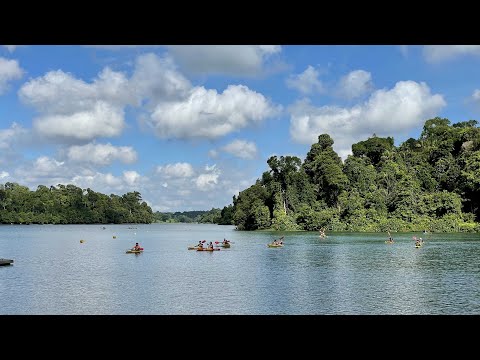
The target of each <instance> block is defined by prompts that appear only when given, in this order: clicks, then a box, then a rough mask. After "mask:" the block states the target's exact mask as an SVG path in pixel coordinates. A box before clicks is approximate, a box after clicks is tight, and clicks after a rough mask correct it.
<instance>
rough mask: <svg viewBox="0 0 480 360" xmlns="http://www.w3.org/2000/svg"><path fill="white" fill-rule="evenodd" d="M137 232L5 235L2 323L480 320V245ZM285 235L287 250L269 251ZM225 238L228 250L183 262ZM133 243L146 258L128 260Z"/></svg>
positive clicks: (16, 231)
mask: <svg viewBox="0 0 480 360" xmlns="http://www.w3.org/2000/svg"><path fill="white" fill-rule="evenodd" d="M129 226H130V227H132V225H105V227H106V229H105V230H103V229H102V226H101V225H57V226H51V225H43V226H41V225H29V226H17V225H3V226H0V258H2V257H3V258H9V259H14V260H15V263H14V265H13V266H2V267H0V314H480V241H479V240H480V236H479V235H476V234H475V235H472V234H427V235H425V236H423V235H422V234H420V233H416V234H412V233H406V234H393V235H394V238H395V240H396V242H395V244H393V245H388V244H385V243H384V240H385V239H386V238H387V236H386V234H359V233H353V234H352V233H331V234H329V235H330V236H329V237H328V238H327V239H324V240H321V239H319V237H318V234H317V233H313V232H312V233H308V232H295V233H274V232H255V233H252V232H239V231H235V230H234V228H233V227H232V226H217V225H199V224H152V225H134V227H136V229H129V228H128V227H129ZM114 235H115V236H116V237H117V238H116V239H113V236H114ZM280 235H285V243H286V245H285V247H284V248H280V249H271V248H267V247H266V244H267V243H268V242H270V241H271V240H273V239H274V238H275V237H279V236H280ZM412 235H416V236H422V237H423V238H424V239H426V243H425V245H424V246H423V247H422V248H419V249H415V247H414V244H413V241H412ZM224 237H226V238H227V239H229V240H232V241H233V242H234V244H233V245H232V247H231V248H230V249H222V250H221V251H217V252H214V253H207V252H196V251H188V250H187V247H188V246H189V245H194V244H196V243H198V241H199V240H202V239H206V240H208V241H218V240H222V239H223V238H224ZM80 239H84V240H85V243H84V244H80V241H79V240H80ZM137 241H138V242H139V243H140V245H141V246H143V247H144V248H145V251H144V253H143V254H140V255H135V254H125V250H126V249H127V248H129V247H131V246H133V245H134V243H135V242H137Z"/></svg>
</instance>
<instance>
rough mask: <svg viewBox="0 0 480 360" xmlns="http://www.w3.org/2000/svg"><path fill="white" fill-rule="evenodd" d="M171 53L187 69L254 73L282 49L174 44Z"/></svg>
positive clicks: (264, 46)
mask: <svg viewBox="0 0 480 360" xmlns="http://www.w3.org/2000/svg"><path fill="white" fill-rule="evenodd" d="M168 49H169V50H170V53H171V54H172V55H173V56H174V57H175V59H176V60H178V62H179V64H180V65H181V66H182V67H184V68H185V69H186V70H187V71H189V72H193V73H213V74H227V75H255V74H258V73H259V72H261V70H262V69H263V67H264V64H265V62H266V61H267V60H268V58H269V57H270V56H271V55H273V54H277V53H280V52H281V50H282V48H281V47H280V46H279V45H172V46H168Z"/></svg>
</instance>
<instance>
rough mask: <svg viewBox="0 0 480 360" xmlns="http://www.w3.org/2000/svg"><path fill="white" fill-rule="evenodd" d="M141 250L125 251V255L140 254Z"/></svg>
mask: <svg viewBox="0 0 480 360" xmlns="http://www.w3.org/2000/svg"><path fill="white" fill-rule="evenodd" d="M142 252H143V250H127V251H126V254H140V253H142Z"/></svg>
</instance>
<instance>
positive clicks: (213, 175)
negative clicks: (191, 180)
mask: <svg viewBox="0 0 480 360" xmlns="http://www.w3.org/2000/svg"><path fill="white" fill-rule="evenodd" d="M205 171H207V172H206V173H203V174H200V175H199V176H198V177H197V178H196V179H195V185H197V188H198V189H199V190H200V191H209V190H213V189H214V188H215V187H216V186H217V184H218V178H219V176H220V174H221V173H222V172H221V171H220V169H219V168H218V167H217V165H216V164H213V165H211V166H209V165H205Z"/></svg>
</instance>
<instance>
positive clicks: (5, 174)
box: [0, 171, 10, 179]
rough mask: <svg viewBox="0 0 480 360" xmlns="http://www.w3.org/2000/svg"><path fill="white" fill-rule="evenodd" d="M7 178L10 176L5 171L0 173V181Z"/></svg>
mask: <svg viewBox="0 0 480 360" xmlns="http://www.w3.org/2000/svg"><path fill="white" fill-rule="evenodd" d="M9 176H10V174H9V173H8V172H7V171H1V172H0V179H5V178H7V177H9Z"/></svg>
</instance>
